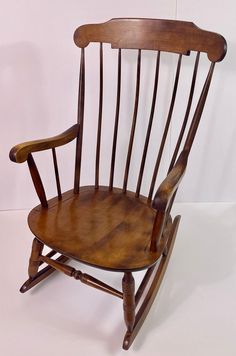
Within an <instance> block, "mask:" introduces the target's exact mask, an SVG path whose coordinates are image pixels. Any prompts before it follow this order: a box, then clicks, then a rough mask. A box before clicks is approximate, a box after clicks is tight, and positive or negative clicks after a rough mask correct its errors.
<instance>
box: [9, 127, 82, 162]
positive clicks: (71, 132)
mask: <svg viewBox="0 0 236 356" xmlns="http://www.w3.org/2000/svg"><path fill="white" fill-rule="evenodd" d="M77 133H78V125H77V124H76V125H74V126H72V127H71V128H69V129H68V130H67V131H65V132H63V133H62V134H60V135H57V136H54V137H50V138H45V139H41V140H35V141H29V142H24V143H20V144H19V145H16V146H14V147H13V148H12V149H11V151H10V154H9V155H10V159H11V161H13V162H17V163H22V162H25V161H26V160H27V158H28V156H29V154H30V153H33V152H39V151H44V150H48V149H50V148H53V147H59V146H62V145H65V144H66V143H68V142H70V141H72V140H74V138H76V136H77Z"/></svg>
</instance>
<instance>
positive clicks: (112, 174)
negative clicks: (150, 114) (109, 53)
mask: <svg viewBox="0 0 236 356" xmlns="http://www.w3.org/2000/svg"><path fill="white" fill-rule="evenodd" d="M120 91H121V49H120V48H119V49H118V70H117V95H116V113H115V123H114V133H113V144H112V156H111V169H110V181H109V189H110V190H112V188H113V180H114V168H115V157H116V146H117V133H118V124H119V114H120Z"/></svg>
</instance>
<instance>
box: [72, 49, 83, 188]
mask: <svg viewBox="0 0 236 356" xmlns="http://www.w3.org/2000/svg"><path fill="white" fill-rule="evenodd" d="M84 96H85V50H84V48H82V49H81V57H80V74H79V94H78V113H77V120H78V123H79V130H78V137H77V140H76V157H75V179H74V192H75V193H78V192H79V186H80V173H81V158H82V144H83V127H84Z"/></svg>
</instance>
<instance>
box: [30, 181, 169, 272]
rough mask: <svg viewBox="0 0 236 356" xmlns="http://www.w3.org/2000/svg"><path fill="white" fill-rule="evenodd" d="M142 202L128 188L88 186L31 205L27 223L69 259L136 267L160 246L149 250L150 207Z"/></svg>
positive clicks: (107, 266) (144, 264)
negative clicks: (96, 187)
mask: <svg viewBox="0 0 236 356" xmlns="http://www.w3.org/2000/svg"><path fill="white" fill-rule="evenodd" d="M144 202H145V200H144V199H142V197H140V199H137V198H135V194H134V193H131V192H127V194H126V195H124V194H122V190H121V189H117V188H113V190H112V191H110V190H109V188H106V187H104V188H102V187H100V189H99V190H95V189H94V187H92V186H91V187H87V188H86V189H84V190H81V191H80V194H79V195H77V194H73V192H72V191H71V192H68V193H67V194H62V200H61V201H58V202H56V203H55V200H52V202H51V201H49V202H48V203H49V209H48V210H46V211H45V210H44V209H43V208H42V207H41V206H38V207H36V208H35V209H33V210H32V211H31V213H30V215H29V218H28V222H29V226H30V229H31V231H32V232H33V233H34V234H35V236H37V238H38V239H40V240H41V241H42V242H43V243H45V244H46V245H47V246H50V247H51V248H52V249H53V250H56V251H58V252H59V253H63V252H62V251H64V253H65V251H66V255H67V256H68V257H70V258H73V259H76V260H78V261H81V262H84V263H87V264H89V265H92V266H96V267H99V268H104V269H108V270H116V271H118V270H120V271H125V270H139V269H143V268H147V267H148V266H150V265H152V264H153V263H155V262H156V260H157V259H158V258H159V256H160V255H161V253H162V250H163V246H159V248H158V250H157V251H156V252H155V253H152V252H150V250H149V246H150V236H151V233H152V227H153V222H154V219H155V210H154V209H152V208H151V207H150V206H148V205H146V204H145V203H144ZM127 236H129V238H127ZM71 241H73V243H71Z"/></svg>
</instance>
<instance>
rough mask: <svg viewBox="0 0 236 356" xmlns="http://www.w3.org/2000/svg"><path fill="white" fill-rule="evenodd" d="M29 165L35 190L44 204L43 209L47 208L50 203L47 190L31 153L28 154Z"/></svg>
mask: <svg viewBox="0 0 236 356" xmlns="http://www.w3.org/2000/svg"><path fill="white" fill-rule="evenodd" d="M27 163H28V167H29V170H30V174H31V178H32V181H33V184H34V187H35V190H36V192H37V195H38V197H39V200H40V203H41V204H42V207H43V208H47V206H48V203H47V198H46V194H45V190H44V187H43V183H42V180H41V177H40V175H39V171H38V168H37V166H36V164H35V162H34V159H33V156H32V154H31V153H29V154H28V158H27Z"/></svg>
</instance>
